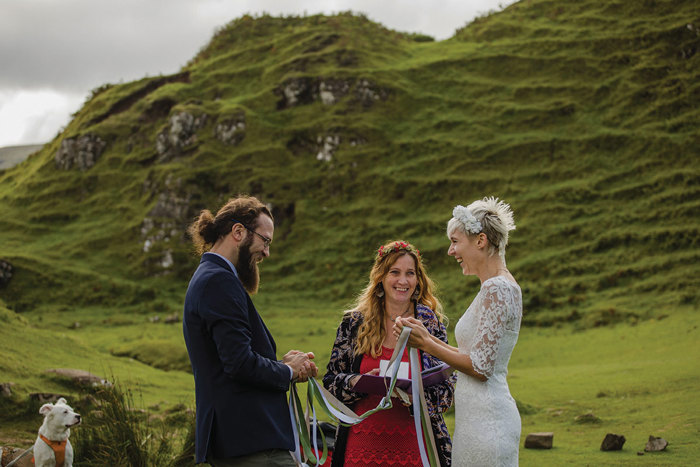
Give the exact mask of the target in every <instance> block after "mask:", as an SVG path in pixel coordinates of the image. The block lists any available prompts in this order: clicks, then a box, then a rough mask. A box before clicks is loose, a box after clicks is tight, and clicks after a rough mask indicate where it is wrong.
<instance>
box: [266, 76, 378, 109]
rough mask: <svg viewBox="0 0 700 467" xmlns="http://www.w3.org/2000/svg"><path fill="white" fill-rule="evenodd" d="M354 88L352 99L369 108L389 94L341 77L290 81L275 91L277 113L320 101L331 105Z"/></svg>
mask: <svg viewBox="0 0 700 467" xmlns="http://www.w3.org/2000/svg"><path fill="white" fill-rule="evenodd" d="M353 87H354V100H355V101H359V102H360V103H361V104H362V105H363V106H365V107H369V106H371V105H373V104H374V103H375V102H377V101H383V100H386V99H387V98H388V97H389V91H388V90H386V89H384V88H382V87H380V86H378V85H377V84H376V83H374V82H372V81H370V80H368V79H365V78H362V79H357V80H353V79H343V78H312V77H299V78H290V79H288V80H287V81H285V82H284V83H283V84H281V85H280V86H279V87H277V89H275V94H277V95H278V96H279V97H280V99H279V100H278V101H277V110H283V109H288V108H290V107H295V106H299V105H306V104H311V103H312V102H315V101H321V102H322V103H323V104H325V105H333V104H336V103H337V102H339V101H340V100H341V99H342V98H343V97H345V96H346V95H347V94H349V93H350V92H351V89H353Z"/></svg>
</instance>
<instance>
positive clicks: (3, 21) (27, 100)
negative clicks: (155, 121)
mask: <svg viewBox="0 0 700 467" xmlns="http://www.w3.org/2000/svg"><path fill="white" fill-rule="evenodd" d="M510 3H513V0H423V1H418V0H325V1H321V0H296V1H287V0H0V147H2V146H12V145H19V144H32V143H44V142H48V141H50V140H51V139H52V138H53V137H54V136H56V133H57V132H58V131H59V130H60V129H61V128H62V127H64V126H65V125H66V124H67V123H68V122H69V121H70V118H71V117H70V115H71V114H72V113H74V112H76V111H77V110H79V109H80V107H81V105H82V104H83V102H84V101H85V98H86V97H87V95H88V94H89V92H90V90H91V89H93V88H96V87H98V86H100V85H102V84H104V83H119V82H128V81H132V80H136V79H140V78H143V77H144V76H154V75H158V74H171V73H175V72H177V71H178V70H179V69H180V68H181V67H182V66H183V65H185V64H186V63H187V61H188V60H189V59H190V58H192V57H193V56H194V55H195V54H196V53H197V52H198V51H199V50H200V49H201V48H202V47H203V46H204V45H206V44H207V43H208V41H209V39H210V38H211V36H212V34H213V33H214V31H215V30H216V29H217V28H218V27H220V26H223V25H225V24H226V23H228V22H229V21H231V20H233V19H235V18H238V17H240V16H242V15H243V14H245V13H249V14H261V13H264V12H266V13H269V14H272V15H281V14H304V13H306V14H309V15H311V14H316V13H325V14H333V13H337V12H340V11H347V10H352V11H354V12H363V13H365V14H367V16H368V17H369V18H370V19H372V20H373V21H377V22H379V23H382V24H384V25H385V26H387V27H389V28H390V29H395V30H398V31H408V32H420V33H424V34H429V35H431V36H433V37H434V38H436V39H437V40H442V39H447V38H449V37H451V36H452V35H453V34H454V32H455V30H456V29H457V28H460V27H462V26H464V25H465V24H467V23H468V22H470V21H471V20H472V19H473V18H474V17H475V16H478V15H480V14H483V13H486V12H488V11H490V10H500V9H502V8H503V7H505V6H507V5H509V4H510Z"/></svg>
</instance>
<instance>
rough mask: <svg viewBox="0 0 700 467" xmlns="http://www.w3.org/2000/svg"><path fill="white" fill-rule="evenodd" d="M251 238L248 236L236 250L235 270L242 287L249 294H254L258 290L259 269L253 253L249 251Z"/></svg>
mask: <svg viewBox="0 0 700 467" xmlns="http://www.w3.org/2000/svg"><path fill="white" fill-rule="evenodd" d="M252 244H253V242H252V238H250V237H249V238H248V240H246V241H245V242H244V243H242V244H241V247H240V248H239V250H238V264H236V272H238V279H240V281H241V284H243V288H244V289H246V291H247V292H248V293H249V294H251V295H255V294H256V293H257V291H258V285H260V270H259V269H258V263H257V262H255V260H253V255H252V254H251V253H250V245H252Z"/></svg>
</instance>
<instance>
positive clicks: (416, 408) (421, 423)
mask: <svg viewBox="0 0 700 467" xmlns="http://www.w3.org/2000/svg"><path fill="white" fill-rule="evenodd" d="M410 333H411V328H409V327H408V326H404V328H403V330H402V331H401V335H400V336H399V338H398V341H397V343H396V347H394V353H393V354H392V355H391V359H390V360H389V366H388V370H387V373H390V375H391V378H390V380H389V383H388V387H387V392H386V395H385V396H384V397H383V398H382V400H380V401H379V404H377V406H376V407H375V408H373V409H370V410H368V411H367V412H365V413H363V414H362V415H357V414H356V413H355V412H353V411H352V410H350V409H349V408H348V407H346V406H345V404H343V403H342V402H340V401H339V400H338V399H337V398H336V397H335V396H333V394H331V393H330V392H328V390H327V389H326V388H324V387H323V385H321V384H319V382H318V381H317V380H316V379H315V378H309V380H308V384H307V393H306V412H305V415H304V417H303V418H302V417H301V412H302V410H301V402H300V400H299V394H298V392H297V388H296V383H292V385H291V388H290V390H289V415H290V417H291V420H292V429H293V430H294V445H295V450H294V452H293V453H292V456H293V457H294V460H295V461H296V462H297V464H298V465H299V466H301V467H309V464H307V463H306V462H305V461H304V460H302V452H301V449H300V447H299V445H300V444H301V446H302V447H303V458H304V459H305V460H308V461H309V462H310V463H311V464H312V465H316V466H318V465H321V464H323V463H324V462H325V461H326V459H327V458H328V446H327V443H326V437H325V435H324V434H323V431H321V442H322V449H321V452H320V453H319V447H318V443H317V437H316V429H317V428H316V427H317V425H318V419H317V416H316V410H315V408H314V405H313V401H314V399H315V400H316V401H317V402H318V403H319V405H320V406H321V408H322V409H323V410H324V411H325V412H326V414H327V415H328V416H329V417H330V418H331V420H333V421H335V422H336V423H338V424H340V425H343V426H352V425H357V424H358V423H361V422H362V421H363V420H364V419H366V418H367V417H369V416H370V415H372V414H374V413H376V412H379V411H380V410H386V409H390V408H391V407H392V403H391V395H392V394H393V393H394V387H395V385H396V379H397V378H398V373H399V364H400V362H401V355H403V353H404V350H405V349H406V346H407V345H408V337H409V335H410ZM409 357H410V364H411V389H412V394H413V420H414V423H415V426H416V438H417V440H418V449H419V451H420V456H421V461H422V462H423V466H424V467H439V466H440V460H439V457H438V454H437V448H436V445H435V439H434V437H433V429H432V425H431V424H430V416H429V414H428V407H427V404H426V401H425V394H424V393H423V379H422V378H421V371H420V358H419V355H418V350H417V349H414V348H411V349H410V352H409ZM397 360H398V361H397ZM385 381H386V380H385ZM397 391H400V390H397ZM401 393H403V391H400V396H401V397H402V399H404V400H406V398H407V395H406V394H405V393H403V394H401ZM309 415H310V416H311V420H309ZM310 427H313V428H312V429H311V433H309V430H310ZM312 448H313V449H312ZM319 454H320V456H319Z"/></svg>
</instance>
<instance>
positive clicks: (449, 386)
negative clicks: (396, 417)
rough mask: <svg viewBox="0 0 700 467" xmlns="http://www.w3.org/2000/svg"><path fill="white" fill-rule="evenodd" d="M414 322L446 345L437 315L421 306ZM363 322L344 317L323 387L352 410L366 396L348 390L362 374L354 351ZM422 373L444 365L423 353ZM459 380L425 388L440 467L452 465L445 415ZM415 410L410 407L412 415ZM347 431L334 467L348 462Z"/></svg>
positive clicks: (358, 316) (356, 314)
mask: <svg viewBox="0 0 700 467" xmlns="http://www.w3.org/2000/svg"><path fill="white" fill-rule="evenodd" d="M415 308H416V314H415V318H416V319H417V320H419V321H421V322H422V323H423V325H424V326H425V327H426V329H427V330H428V332H430V333H431V334H432V335H434V336H435V337H437V338H438V339H440V340H442V341H443V342H447V333H446V331H445V326H444V325H443V324H442V323H441V322H439V321H438V319H437V316H436V315H435V313H434V312H433V311H432V310H431V309H430V308H428V307H426V306H423V305H420V304H418V305H417V306H416V307H415ZM362 321H363V318H362V315H361V314H360V313H359V312H353V313H352V314H347V315H345V316H344V317H343V321H342V322H341V323H340V326H339V327H338V333H337V335H336V338H335V343H334V344H333V351H332V352H331V359H330V361H329V362H328V367H327V368H326V374H325V376H324V377H323V385H324V386H325V387H326V389H328V391H330V392H331V394H333V395H334V396H335V397H336V398H337V399H338V400H339V401H341V402H342V403H344V404H345V405H347V406H348V407H350V408H352V406H353V405H354V404H355V402H357V401H358V400H360V399H362V398H363V397H364V396H365V394H362V393H358V392H354V391H353V390H352V389H350V387H349V384H348V383H349V381H350V379H351V378H352V377H353V376H356V375H357V374H359V373H360V364H361V363H362V355H357V356H356V355H355V354H354V348H355V344H356V342H357V332H358V331H359V329H360V325H361V324H362ZM420 354H421V360H422V362H421V363H422V365H423V370H427V369H428V368H433V367H436V366H438V365H440V364H442V361H440V360H438V359H437V358H435V357H433V356H432V355H430V354H428V353H426V352H420ZM456 379H457V377H456V375H452V377H451V378H449V379H447V380H445V381H444V382H442V383H440V384H436V385H434V386H429V387H426V388H424V391H425V401H426V404H427V406H428V413H429V414H430V421H431V424H432V426H433V433H434V435H435V444H436V445H437V448H438V454H439V455H440V464H441V465H442V466H450V465H451V456H450V453H451V451H452V440H451V439H450V433H449V431H447V426H446V425H445V420H444V419H443V416H442V414H443V413H444V412H446V411H447V409H449V408H450V407H451V406H452V398H453V393H454V385H455V381H456ZM412 412H413V408H412V407H411V413H412ZM347 436H348V428H346V427H343V426H340V427H339V428H338V434H337V436H336V440H335V449H334V450H333V463H332V465H333V466H341V465H343V460H344V458H345V445H346V442H347Z"/></svg>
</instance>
